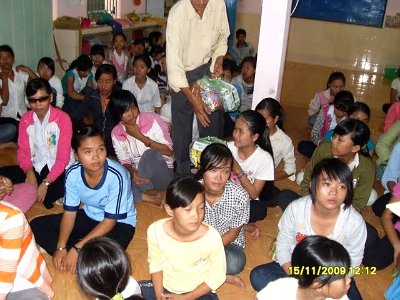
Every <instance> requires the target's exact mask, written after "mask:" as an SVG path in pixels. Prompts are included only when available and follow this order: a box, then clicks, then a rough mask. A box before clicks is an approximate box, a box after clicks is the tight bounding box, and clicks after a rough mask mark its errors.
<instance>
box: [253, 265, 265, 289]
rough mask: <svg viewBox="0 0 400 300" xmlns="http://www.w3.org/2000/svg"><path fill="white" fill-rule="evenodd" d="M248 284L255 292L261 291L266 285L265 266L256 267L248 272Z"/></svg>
mask: <svg viewBox="0 0 400 300" xmlns="http://www.w3.org/2000/svg"><path fill="white" fill-rule="evenodd" d="M250 283H251V286H252V287H253V289H255V290H256V291H257V292H258V291H260V290H262V289H263V288H264V287H265V286H266V285H267V284H268V278H267V274H266V272H265V265H261V266H257V267H255V268H254V269H253V270H251V272H250Z"/></svg>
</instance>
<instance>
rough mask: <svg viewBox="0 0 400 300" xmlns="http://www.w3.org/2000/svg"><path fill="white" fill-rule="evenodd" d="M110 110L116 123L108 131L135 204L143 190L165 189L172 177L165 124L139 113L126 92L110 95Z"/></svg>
mask: <svg viewBox="0 0 400 300" xmlns="http://www.w3.org/2000/svg"><path fill="white" fill-rule="evenodd" d="M110 110H111V111H112V114H113V116H114V119H115V120H116V121H117V122H119V123H118V125H116V126H115V127H114V129H113V130H112V132H111V138H112V143H113V146H114V149H115V153H116V155H117V157H118V160H119V162H120V163H121V164H122V165H123V166H124V167H125V168H126V169H127V170H128V171H129V173H130V174H131V179H132V182H133V192H134V198H135V201H140V200H141V199H142V192H144V191H146V190H149V189H155V190H157V191H163V190H165V189H166V188H167V186H168V184H169V183H170V181H171V180H172V176H173V174H172V173H173V158H172V157H171V156H172V141H171V136H170V133H169V129H168V126H167V124H166V123H165V122H164V121H163V120H162V119H161V117H160V115H158V114H156V113H154V112H141V111H140V110H139V107H138V103H137V101H136V98H135V96H134V95H133V94H132V93H131V92H129V91H126V90H120V91H117V92H115V93H114V95H113V101H112V103H111V106H110ZM157 204H160V203H157Z"/></svg>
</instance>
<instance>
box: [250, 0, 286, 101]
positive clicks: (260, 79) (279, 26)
mask: <svg viewBox="0 0 400 300" xmlns="http://www.w3.org/2000/svg"><path fill="white" fill-rule="evenodd" d="M291 6H292V0H278V1H277V0H263V1H262V12H261V25H260V35H259V42H258V51H257V53H258V54H257V71H256V78H255V82H254V94H253V105H252V107H253V109H254V108H255V107H256V105H257V104H258V103H259V102H260V101H261V100H262V99H264V98H266V97H272V98H275V99H277V100H280V99H279V98H280V95H281V88H282V78H283V69H284V66H285V57H286V48H287V41H288V32H289V24H290V10H291Z"/></svg>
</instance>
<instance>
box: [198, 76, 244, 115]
mask: <svg viewBox="0 0 400 300" xmlns="http://www.w3.org/2000/svg"><path fill="white" fill-rule="evenodd" d="M197 84H198V86H199V87H200V95H201V98H202V100H203V102H204V103H205V104H206V105H207V107H208V109H209V110H210V111H211V112H214V111H217V110H222V109H223V110H225V111H227V112H229V111H235V110H238V109H239V106H240V98H239V94H238V92H237V90H236V88H235V87H234V86H233V85H231V84H229V83H228V82H226V81H224V80H223V79H221V78H210V77H207V76H204V77H203V78H201V79H199V80H197Z"/></svg>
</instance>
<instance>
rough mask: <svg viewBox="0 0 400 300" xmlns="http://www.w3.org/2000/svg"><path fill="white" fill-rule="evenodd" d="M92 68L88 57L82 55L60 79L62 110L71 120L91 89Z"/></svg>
mask: <svg viewBox="0 0 400 300" xmlns="http://www.w3.org/2000/svg"><path fill="white" fill-rule="evenodd" d="M92 67H93V62H92V60H91V59H90V57H89V56H87V55H84V54H82V55H80V56H78V58H77V59H75V60H74V61H73V62H72V63H71V65H70V67H69V68H68V70H67V71H66V72H65V74H64V76H63V78H62V79H61V84H62V87H63V90H64V100H65V101H64V106H63V110H64V111H66V112H67V113H68V114H69V115H70V117H71V119H75V113H76V111H77V109H78V108H79V106H80V105H81V103H82V101H83V100H84V99H85V94H86V93H87V92H89V91H90V90H91V89H92V87H93V84H92V81H93V75H92V73H91V70H92Z"/></svg>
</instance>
